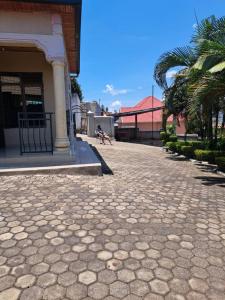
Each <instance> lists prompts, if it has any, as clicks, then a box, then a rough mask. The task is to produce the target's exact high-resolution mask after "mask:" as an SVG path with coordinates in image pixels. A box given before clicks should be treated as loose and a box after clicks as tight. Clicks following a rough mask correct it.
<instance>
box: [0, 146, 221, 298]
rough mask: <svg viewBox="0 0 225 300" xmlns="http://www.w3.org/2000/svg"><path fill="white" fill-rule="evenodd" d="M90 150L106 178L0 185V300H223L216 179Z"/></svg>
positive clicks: (118, 152) (149, 156)
mask: <svg viewBox="0 0 225 300" xmlns="http://www.w3.org/2000/svg"><path fill="white" fill-rule="evenodd" d="M92 142H93V143H95V144H96V141H95V140H92ZM96 147H97V148H98V150H99V152H100V154H101V155H102V156H103V158H104V160H105V161H106V163H107V164H108V166H109V167H110V168H111V170H112V171H113V173H114V175H104V176H103V177H85V176H69V175H35V176H14V177H1V178H0V300H17V299H21V300H39V299H44V300H60V299H64V300H77V299H86V300H91V299H96V300H98V299H107V300H114V299H124V300H125V299H126V300H139V299H145V300H162V299H166V300H175V299H176V300H183V299H188V300H204V299H215V300H222V299H223V300H224V299H225V178H223V177H217V176H216V175H215V174H213V173H207V172H205V170H200V169H198V168H197V167H196V166H193V165H192V164H191V163H190V162H186V161H180V162H177V161H176V160H173V159H171V158H170V157H169V155H167V154H166V153H163V152H162V151H161V149H160V148H154V147H150V146H144V145H135V144H126V143H124V144H122V143H115V144H114V145H113V146H112V147H111V146H102V145H98V144H96Z"/></svg>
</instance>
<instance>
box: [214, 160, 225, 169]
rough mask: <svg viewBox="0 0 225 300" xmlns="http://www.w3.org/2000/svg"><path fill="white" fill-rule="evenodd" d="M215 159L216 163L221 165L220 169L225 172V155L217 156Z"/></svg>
mask: <svg viewBox="0 0 225 300" xmlns="http://www.w3.org/2000/svg"><path fill="white" fill-rule="evenodd" d="M215 161H216V164H217V165H218V167H219V170H221V171H223V172H225V156H221V157H216V158H215Z"/></svg>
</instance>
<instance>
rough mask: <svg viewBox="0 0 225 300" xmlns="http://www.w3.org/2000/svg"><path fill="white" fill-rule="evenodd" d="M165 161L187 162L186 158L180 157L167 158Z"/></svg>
mask: <svg viewBox="0 0 225 300" xmlns="http://www.w3.org/2000/svg"><path fill="white" fill-rule="evenodd" d="M166 159H169V160H174V161H188V159H187V158H186V157H181V156H167V157H166Z"/></svg>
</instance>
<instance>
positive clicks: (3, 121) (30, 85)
mask: <svg viewBox="0 0 225 300" xmlns="http://www.w3.org/2000/svg"><path fill="white" fill-rule="evenodd" d="M20 112H24V113H42V112H44V97H43V83H42V74H41V73H0V148H4V147H5V144H6V143H5V142H6V137H5V130H7V129H10V128H18V113H20Z"/></svg>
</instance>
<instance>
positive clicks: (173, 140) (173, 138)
mask: <svg viewBox="0 0 225 300" xmlns="http://www.w3.org/2000/svg"><path fill="white" fill-rule="evenodd" d="M169 142H175V143H176V142H177V136H176V135H171V136H170V137H169Z"/></svg>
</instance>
